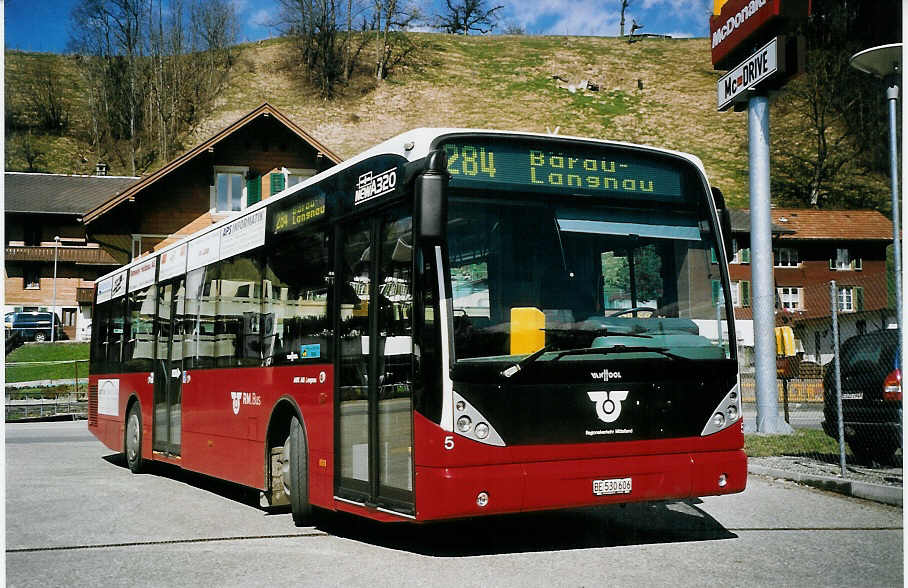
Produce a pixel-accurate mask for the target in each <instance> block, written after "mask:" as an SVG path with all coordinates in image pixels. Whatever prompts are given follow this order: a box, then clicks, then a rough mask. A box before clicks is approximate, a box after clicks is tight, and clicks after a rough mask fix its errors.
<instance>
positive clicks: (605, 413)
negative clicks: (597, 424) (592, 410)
mask: <svg viewBox="0 0 908 588" xmlns="http://www.w3.org/2000/svg"><path fill="white" fill-rule="evenodd" d="M628 392H629V390H612V391H611V392H607V391H606V392H587V393H586V394H587V396H589V397H590V400H592V401H593V402H595V403H596V416H598V417H599V420H600V421H602V422H604V423H614V422H615V421H617V420H618V417H619V416H621V401H622V400H624V399H626V398H627V394H628Z"/></svg>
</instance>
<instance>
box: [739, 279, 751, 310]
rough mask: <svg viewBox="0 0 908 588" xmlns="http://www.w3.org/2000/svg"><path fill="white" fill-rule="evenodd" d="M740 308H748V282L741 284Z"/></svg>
mask: <svg viewBox="0 0 908 588" xmlns="http://www.w3.org/2000/svg"><path fill="white" fill-rule="evenodd" d="M741 306H742V307H744V308H747V307H749V306H750V282H748V281H743V282H741Z"/></svg>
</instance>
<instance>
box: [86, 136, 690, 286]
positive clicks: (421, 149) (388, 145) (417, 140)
mask: <svg viewBox="0 0 908 588" xmlns="http://www.w3.org/2000/svg"><path fill="white" fill-rule="evenodd" d="M456 135H484V136H488V137H494V136H501V137H514V138H539V139H546V140H559V141H577V142H582V143H586V144H589V145H599V146H613V147H630V148H633V149H643V150H646V151H651V152H654V153H662V154H666V155H672V156H675V157H678V158H680V159H683V160H686V161H688V162H690V163H692V164H693V165H694V166H696V168H697V169H698V170H699V171H700V173H701V174H702V175H703V176H704V177H705V176H706V170H705V168H704V167H703V162H702V161H701V160H700V158H699V157H697V156H695V155H692V154H690V153H685V152H683V151H675V150H672V149H664V148H660V147H651V146H648V145H640V144H637V143H628V142H623V141H608V140H605V139H592V138H590V137H576V136H570V135H552V134H546V133H530V132H522V131H499V130H493V129H470V128H428V127H423V128H416V129H412V130H410V131H407V132H405V133H401V134H400V135H397V136H395V137H392V138H390V139H388V140H386V141H384V142H382V143H379V144H378V145H375V146H374V147H371V148H369V149H367V150H366V151H363V152H362V153H360V154H358V155H355V156H354V157H351V158H350V159H346V160H344V161H342V162H340V163H338V164H337V165H335V166H333V167H331V168H328V169H326V170H325V171H322V172H320V173H318V174H316V175H314V176H312V177H309V178H306V179H305V180H303V181H301V182H300V183H298V184H296V185H294V186H291V187H290V188H287V189H286V190H283V191H281V192H279V193H278V194H275V195H274V196H272V197H270V198H267V199H265V200H261V201H259V202H257V203H255V204H253V205H252V206H249V207H247V208H245V209H243V210H242V211H241V213H240V214H232V215H230V216H229V217H227V218H224V219H222V220H220V221H218V222H216V223H214V224H212V225H210V226H208V227H205V228H204V229H200V230H199V231H197V232H195V233H193V234H192V235H188V236H186V237H183V238H182V239H180V240H179V241H176V242H175V243H171V244H170V245H167V246H166V247H164V248H162V249H160V250H159V251H155V252H154V253H153V254H152V255H148V256H144V257H139V258H137V259H134V260H132V261H130V262H129V263H127V264H124V265H122V266H120V267H118V268H117V269H115V270H113V271H111V272H108V273H106V274H104V275H103V276H100V277H99V278H97V279H96V280H95V284H96V285H97V284H98V283H99V282H101V281H102V280H105V279H107V278H109V277H112V276H115V275H118V274H121V273H122V272H124V271H129V269H130V268H132V267H134V266H136V265H139V264H142V263H146V262H148V261H149V260H150V259H152V258H154V257H157V256H160V255H162V254H164V253H166V252H168V251H170V250H172V249H175V248H177V247H180V246H182V245H184V244H185V243H187V242H189V241H192V240H193V239H198V238H199V237H202V236H204V235H206V234H208V233H211V232H212V231H216V230H219V229H220V228H222V227H223V226H224V225H226V224H229V223H232V222H234V221H236V220H237V219H238V218H242V217H243V216H245V215H246V214H249V213H251V212H254V211H255V210H258V209H261V208H263V207H267V206H270V205H272V204H274V203H275V202H278V201H280V200H282V199H284V198H285V197H288V196H290V195H291V194H294V193H296V192H297V191H299V190H303V189H305V188H306V187H308V186H311V185H312V184H315V183H317V182H320V181H322V180H323V179H325V178H328V177H331V176H333V175H336V174H338V173H341V172H343V171H344V170H346V169H347V168H350V167H352V166H354V165H356V164H357V163H359V162H361V161H364V160H366V159H369V158H371V157H375V156H377V155H398V156H400V157H403V158H404V159H407V160H408V161H417V160H419V159H422V158H424V157H426V156H427V155H428V154H429V151H430V150H431V147H432V145H433V144H434V143H436V142H437V140H438V139H440V138H443V137H446V136H456Z"/></svg>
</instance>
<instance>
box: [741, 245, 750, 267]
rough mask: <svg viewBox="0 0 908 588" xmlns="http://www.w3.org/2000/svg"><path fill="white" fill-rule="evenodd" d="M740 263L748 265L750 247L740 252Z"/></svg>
mask: <svg viewBox="0 0 908 588" xmlns="http://www.w3.org/2000/svg"><path fill="white" fill-rule="evenodd" d="M741 263H750V247H748V248H747V249H742V250H741Z"/></svg>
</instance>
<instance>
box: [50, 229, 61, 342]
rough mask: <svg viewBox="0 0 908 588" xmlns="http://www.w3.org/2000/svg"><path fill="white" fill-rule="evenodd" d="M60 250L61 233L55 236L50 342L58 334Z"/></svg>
mask: <svg viewBox="0 0 908 588" xmlns="http://www.w3.org/2000/svg"><path fill="white" fill-rule="evenodd" d="M59 250H60V235H56V236H55V237H54V302H53V305H52V306H51V308H50V342H51V343H53V342H54V338H55V336H56V334H57V326H56V325H55V324H54V322H55V321H56V319H57V252H58V251H59Z"/></svg>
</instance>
